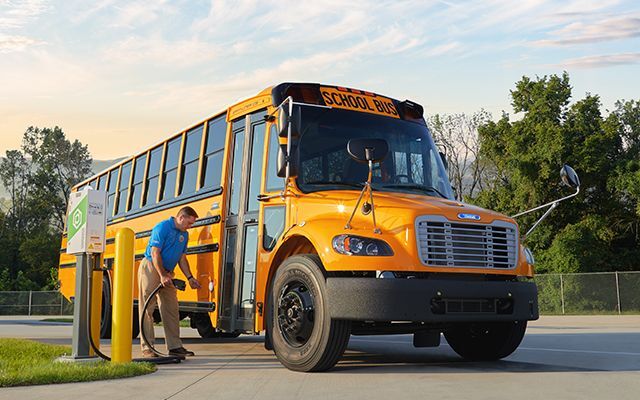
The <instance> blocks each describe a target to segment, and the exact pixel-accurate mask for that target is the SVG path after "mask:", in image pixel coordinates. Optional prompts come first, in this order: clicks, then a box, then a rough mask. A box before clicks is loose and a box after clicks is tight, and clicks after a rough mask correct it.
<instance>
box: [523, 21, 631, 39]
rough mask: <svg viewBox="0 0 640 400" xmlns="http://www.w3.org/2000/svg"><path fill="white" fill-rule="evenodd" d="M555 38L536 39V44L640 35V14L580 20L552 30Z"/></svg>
mask: <svg viewBox="0 0 640 400" xmlns="http://www.w3.org/2000/svg"><path fill="white" fill-rule="evenodd" d="M549 35H550V36H553V37H554V38H553V39H545V40H538V41H534V42H533V44H534V45H535V46H568V45H576V44H587V43H598V42H606V41H612V40H620V39H629V38H634V37H638V36H640V16H637V15H636V16H625V17H613V18H606V19H603V20H600V21H578V22H573V23H570V24H568V25H566V26H564V27H563V28H561V29H558V30H556V31H553V32H550V33H549Z"/></svg>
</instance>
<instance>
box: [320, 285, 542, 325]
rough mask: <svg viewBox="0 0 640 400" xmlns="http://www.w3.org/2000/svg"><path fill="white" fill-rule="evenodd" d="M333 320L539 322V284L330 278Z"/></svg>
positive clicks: (329, 298)
mask: <svg viewBox="0 0 640 400" xmlns="http://www.w3.org/2000/svg"><path fill="white" fill-rule="evenodd" d="M326 285H327V286H326V287H327V294H328V296H327V299H328V303H329V312H330V314H331V317H332V318H333V319H348V320H354V321H413V322H474V321H478V322H479V321H526V320H535V319H538V290H537V288H536V285H535V283H533V282H517V281H506V282H505V281H463V280H459V281H458V280H438V279H377V278H341V277H340V278H327V281H326Z"/></svg>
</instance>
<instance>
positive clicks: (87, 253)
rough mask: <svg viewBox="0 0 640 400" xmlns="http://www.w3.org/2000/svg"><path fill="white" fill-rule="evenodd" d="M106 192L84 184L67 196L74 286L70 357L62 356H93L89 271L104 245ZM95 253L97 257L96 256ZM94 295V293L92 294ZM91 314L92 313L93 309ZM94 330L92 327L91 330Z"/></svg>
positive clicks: (75, 357) (68, 234)
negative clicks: (73, 260) (74, 262)
mask: <svg viewBox="0 0 640 400" xmlns="http://www.w3.org/2000/svg"><path fill="white" fill-rule="evenodd" d="M106 209H107V192H106V191H104V190H93V189H92V188H91V187H86V188H84V189H83V190H80V191H77V192H73V193H71V194H70V196H69V206H68V209H67V210H68V212H67V254H73V255H75V256H76V287H75V297H74V309H73V339H72V345H71V357H67V358H66V360H72V361H79V360H95V359H97V357H96V356H95V355H94V354H93V352H92V350H91V345H90V338H89V335H88V331H89V329H88V327H89V324H90V323H91V321H89V318H88V316H89V315H90V313H89V307H91V304H89V300H88V299H89V287H88V282H89V274H93V273H94V271H93V269H94V268H93V267H94V265H96V259H97V258H99V255H100V254H101V253H103V252H104V249H105V246H106V238H105V236H106V235H105V231H106V225H107V213H106ZM96 256H97V257H96ZM94 298H95V297H94ZM93 315H96V314H95V313H93ZM93 331H94V332H96V330H95V329H94V330H93Z"/></svg>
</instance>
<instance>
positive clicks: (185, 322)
mask: <svg viewBox="0 0 640 400" xmlns="http://www.w3.org/2000/svg"><path fill="white" fill-rule="evenodd" d="M154 325H155V326H162V321H160V322H158V323H156V324H154ZM180 327H181V328H191V321H190V320H189V318H185V319H183V320H181V321H180Z"/></svg>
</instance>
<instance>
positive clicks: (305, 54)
mask: <svg viewBox="0 0 640 400" xmlns="http://www.w3.org/2000/svg"><path fill="white" fill-rule="evenodd" d="M563 70H566V71H568V72H569V74H570V77H571V82H572V85H573V87H574V92H573V93H574V98H578V99H579V98H582V97H583V96H584V94H585V92H591V93H595V94H598V95H600V96H601V98H602V102H603V106H604V108H609V109H611V108H612V107H613V103H614V102H615V100H617V99H627V100H630V99H639V98H640V79H639V77H640V3H638V2H637V1H612V0H595V1H591V0H584V1H575V0H574V1H545V0H522V1H508V0H504V1H502V0H500V1H499V0H493V1H487V0H483V1H456V0H447V1H402V0H394V1H380V0H377V1H357V0H352V1H349V2H345V1H339V0H330V1H320V0H315V1H295V2H294V1H282V0H280V1H270V0H266V1H265V0H262V1H257V0H255V1H228V2H225V1H215V0H214V1H162V0H154V1H148V2H141V1H118V0H106V1H80V0H65V1H62V0H60V1H44V0H42V1H37V0H33V1H17V0H16V1H14V0H0V154H2V155H3V154H4V152H5V151H6V150H7V149H13V148H17V147H19V145H20V140H21V137H22V133H23V132H24V131H25V129H26V128H27V127H28V126H30V125H36V126H40V127H44V126H55V125H58V126H60V127H62V129H63V130H64V131H65V132H66V133H67V135H68V137H70V138H72V139H76V138H77V139H79V140H81V141H82V142H83V143H86V144H88V145H89V150H90V151H91V153H92V155H93V156H94V158H97V159H110V158H116V157H120V156H125V155H129V154H132V153H134V152H137V151H139V150H141V149H143V148H145V147H147V146H149V145H151V144H153V143H155V142H157V141H158V140H160V139H162V138H165V137H167V136H169V135H170V134H172V133H175V132H177V131H179V130H181V129H183V128H185V127H186V126H187V125H189V124H192V123H194V122H196V121H198V120H201V119H204V118H205V117H207V116H209V115H212V114H214V113H216V112H218V111H220V110H222V109H224V108H225V107H227V106H228V105H230V104H232V103H234V102H236V101H237V100H239V99H241V98H245V97H248V96H251V95H254V94H255V93H257V92H258V91H260V90H262V89H264V88H265V87H267V86H271V85H273V84H276V83H279V82H282V81H308V82H324V83H329V84H339V85H342V86H349V87H353V88H359V89H366V90H369V91H374V92H378V93H381V94H385V95H388V96H391V97H395V98H398V99H401V100H403V99H405V98H406V99H410V100H413V101H416V102H418V103H421V104H422V105H424V106H425V110H426V113H427V114H434V113H456V112H466V113H472V112H474V111H477V110H479V109H480V108H485V109H487V110H488V111H490V112H491V113H492V114H493V116H494V118H497V117H499V116H500V113H501V111H502V110H505V111H507V112H510V113H511V112H512V109H511V106H510V99H509V90H510V89H513V87H514V83H515V82H516V81H517V80H519V79H520V77H522V76H523V75H528V76H532V77H534V76H535V75H540V76H542V75H545V74H561V73H562V71H563Z"/></svg>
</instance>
